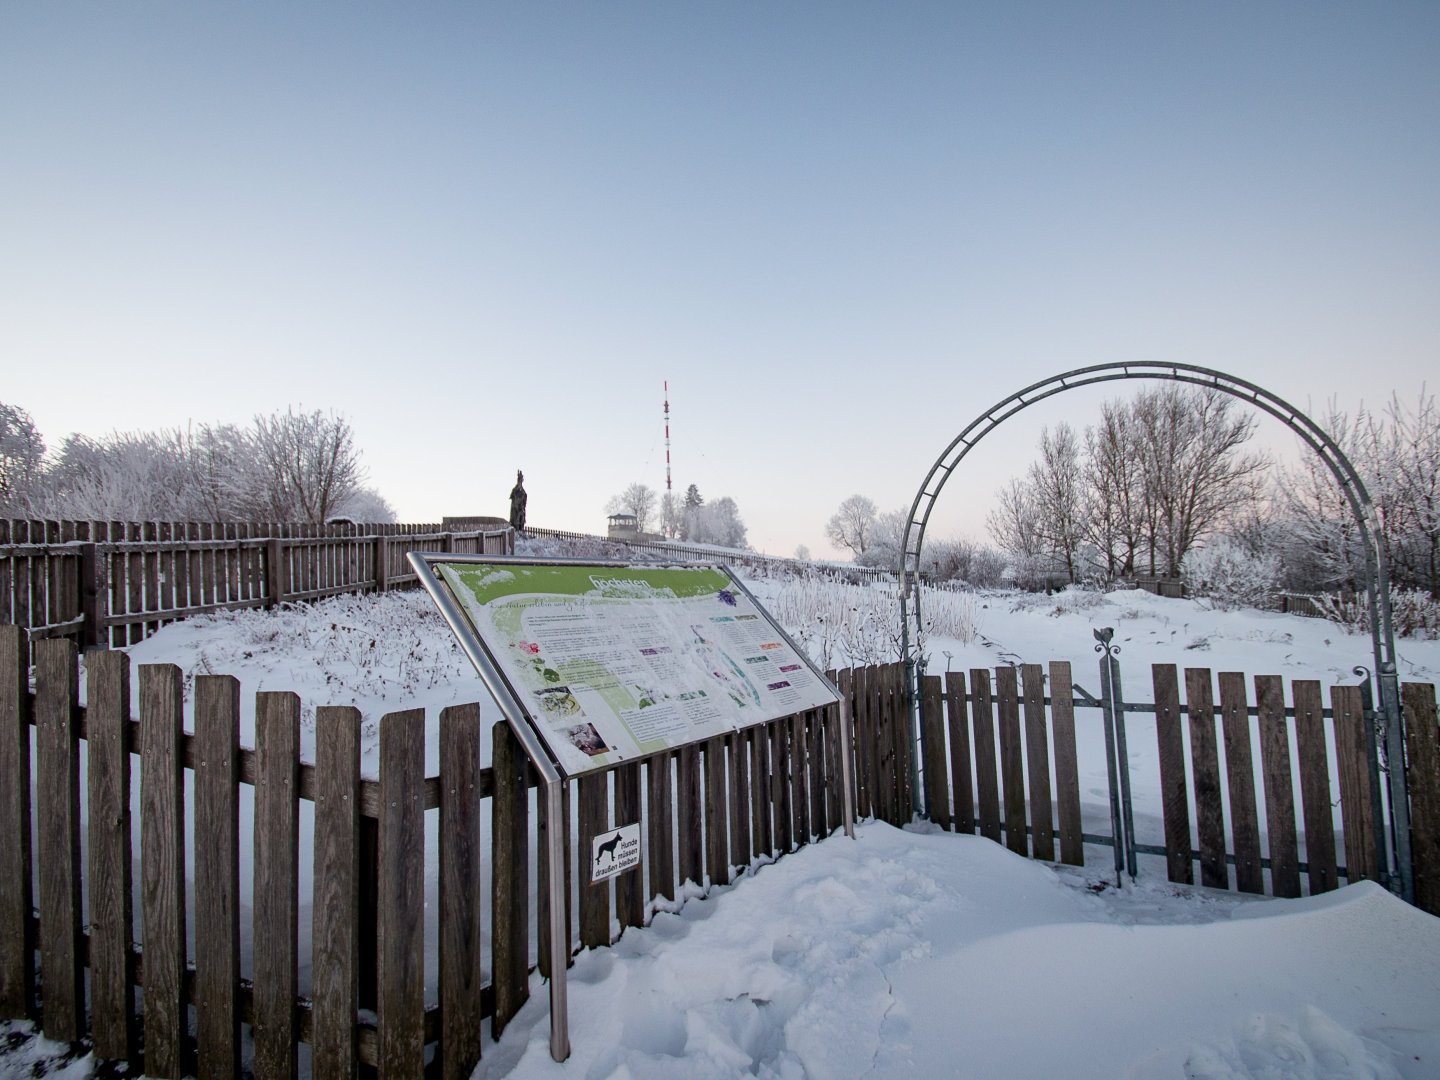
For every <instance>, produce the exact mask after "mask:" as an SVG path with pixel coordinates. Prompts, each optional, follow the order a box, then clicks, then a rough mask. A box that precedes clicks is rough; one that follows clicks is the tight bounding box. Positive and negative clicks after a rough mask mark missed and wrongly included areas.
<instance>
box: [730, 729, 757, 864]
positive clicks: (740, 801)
mask: <svg viewBox="0 0 1440 1080" xmlns="http://www.w3.org/2000/svg"><path fill="white" fill-rule="evenodd" d="M725 745H726V749H727V750H728V751H729V756H730V865H732V866H738V867H741V868H742V869H743V868H745V867H748V866H749V865H750V860H751V858H752V857H753V856H754V851H753V850H752V848H751V843H752V837H751V835H750V813H751V807H750V753H749V751H750V739H749V737H748V733H747V732H744V731H735V732H732V733H731V734H729V735H727V736H725Z"/></svg>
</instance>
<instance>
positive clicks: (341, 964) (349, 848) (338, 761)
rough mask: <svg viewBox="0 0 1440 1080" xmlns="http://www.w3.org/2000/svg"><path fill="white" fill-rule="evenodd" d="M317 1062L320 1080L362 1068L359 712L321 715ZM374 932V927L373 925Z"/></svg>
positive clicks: (324, 710) (325, 710)
mask: <svg viewBox="0 0 1440 1080" xmlns="http://www.w3.org/2000/svg"><path fill="white" fill-rule="evenodd" d="M315 788H316V791H315V915H314V932H313V935H312V963H311V970H312V971H313V972H314V988H313V996H314V1002H315V1003H314V1010H313V1013H312V1017H313V1019H314V1025H313V1027H314V1033H313V1035H312V1045H313V1046H314V1056H313V1058H312V1059H311V1060H312V1069H313V1072H314V1074H315V1076H316V1077H317V1078H318V1080H330V1078H337V1080H349V1078H350V1077H353V1076H354V1075H355V1074H356V1069H357V1066H358V1063H359V1057H358V1047H357V1041H356V1031H355V1007H356V1001H357V999H358V995H359V989H360V925H361V923H360V889H361V881H362V878H361V873H360V867H361V860H360V821H361V818H360V712H359V710H358V709H353V708H349V707H336V706H330V707H321V708H318V709H316V710H315ZM371 925H373V924H371Z"/></svg>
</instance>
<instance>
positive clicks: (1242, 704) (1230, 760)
mask: <svg viewBox="0 0 1440 1080" xmlns="http://www.w3.org/2000/svg"><path fill="white" fill-rule="evenodd" d="M1220 714H1221V727H1222V730H1223V732H1224V737H1225V779H1226V787H1227V790H1228V791H1229V794H1230V832H1231V835H1232V836H1233V837H1234V840H1235V887H1236V889H1237V890H1238V891H1240V892H1248V893H1263V892H1264V891H1265V872H1264V867H1263V866H1262V865H1261V859H1260V822H1259V818H1258V814H1257V809H1256V805H1255V766H1254V756H1253V754H1252V751H1251V745H1250V744H1251V740H1250V703H1249V699H1248V697H1247V691H1246V687H1245V674H1244V672H1240V671H1222V672H1220Z"/></svg>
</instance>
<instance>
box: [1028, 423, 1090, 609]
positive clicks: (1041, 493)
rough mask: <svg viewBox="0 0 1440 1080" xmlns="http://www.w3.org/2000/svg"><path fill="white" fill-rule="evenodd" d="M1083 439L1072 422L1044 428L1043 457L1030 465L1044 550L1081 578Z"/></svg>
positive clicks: (1069, 573)
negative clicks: (1074, 428) (1077, 435)
mask: <svg viewBox="0 0 1440 1080" xmlns="http://www.w3.org/2000/svg"><path fill="white" fill-rule="evenodd" d="M1083 480H1084V473H1083V469H1082V467H1081V463H1080V442H1079V440H1078V439H1077V438H1076V436H1075V432H1074V430H1073V429H1072V428H1071V427H1070V425H1069V424H1066V423H1063V422H1062V423H1060V424H1057V425H1056V426H1055V428H1054V429H1053V430H1052V429H1051V428H1048V427H1047V428H1042V429H1041V430H1040V457H1039V460H1037V461H1035V462H1033V463H1031V465H1030V489H1031V497H1032V498H1033V499H1034V501H1035V527H1036V529H1037V531H1038V533H1039V538H1040V540H1041V542H1042V544H1043V545H1044V547H1043V553H1044V554H1046V555H1048V556H1050V557H1051V558H1052V559H1054V560H1055V562H1056V564H1057V565H1058V566H1060V567H1061V568H1062V569H1063V570H1064V571H1065V574H1066V576H1067V577H1068V578H1069V579H1070V580H1071V581H1072V582H1073V581H1076V580H1078V561H1079V557H1080V544H1081V542H1082V540H1083V539H1084V534H1085V509H1086V499H1085V491H1084V483H1083Z"/></svg>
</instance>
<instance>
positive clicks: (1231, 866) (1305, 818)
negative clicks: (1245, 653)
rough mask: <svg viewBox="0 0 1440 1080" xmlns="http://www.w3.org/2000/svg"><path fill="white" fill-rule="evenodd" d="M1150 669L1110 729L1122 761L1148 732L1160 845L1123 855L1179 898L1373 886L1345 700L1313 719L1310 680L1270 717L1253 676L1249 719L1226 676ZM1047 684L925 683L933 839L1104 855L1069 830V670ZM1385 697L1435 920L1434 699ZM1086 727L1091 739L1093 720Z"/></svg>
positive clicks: (1350, 712) (1375, 822) (1421, 686)
mask: <svg viewBox="0 0 1440 1080" xmlns="http://www.w3.org/2000/svg"><path fill="white" fill-rule="evenodd" d="M1151 671H1152V686H1153V691H1154V701H1153V703H1143V704H1139V703H1132V702H1127V703H1126V704H1125V709H1126V711H1127V713H1128V714H1129V715H1128V718H1127V721H1126V724H1127V730H1128V732H1129V750H1130V753H1131V755H1132V756H1138V755H1143V754H1146V753H1147V751H1146V748H1145V744H1144V742H1143V741H1142V738H1141V736H1143V735H1144V734H1145V732H1146V729H1147V727H1148V730H1149V733H1150V735H1149V743H1148V745H1149V747H1151V748H1152V749H1151V750H1149V751H1148V753H1151V754H1153V755H1154V757H1152V758H1150V760H1156V761H1157V763H1158V769H1159V782H1160V788H1161V791H1162V817H1163V830H1164V837H1163V841H1164V842H1163V844H1147V843H1137V844H1136V845H1135V846H1136V849H1137V850H1138V851H1139V852H1140V853H1142V854H1148V855H1154V856H1159V857H1163V858H1164V860H1165V863H1166V873H1167V876H1168V878H1169V880H1171V881H1174V882H1179V883H1184V884H1194V883H1195V880H1196V879H1195V866H1196V863H1197V862H1198V864H1199V870H1200V875H1199V883H1200V884H1201V885H1205V886H1209V887H1212V888H1219V889H1235V890H1238V891H1240V892H1247V893H1268V894H1270V895H1274V896H1286V897H1296V896H1300V895H1302V893H1303V892H1307V891H1308V893H1310V894H1315V893H1321V892H1326V891H1329V890H1331V889H1334V888H1337V887H1338V886H1339V885H1340V884H1341V883H1342V881H1343V882H1352V881H1363V880H1377V879H1378V878H1379V877H1380V873H1381V865H1382V860H1381V857H1380V851H1381V850H1382V849H1381V848H1380V847H1379V845H1380V844H1381V843H1382V842H1383V841H1382V839H1381V838H1382V837H1383V835H1384V831H1383V829H1382V828H1381V820H1382V814H1383V811H1382V794H1383V793H1382V792H1381V790H1380V788H1379V786H1378V785H1377V782H1376V781H1377V774H1376V772H1375V770H1374V768H1373V767H1372V763H1371V761H1370V758H1369V749H1368V745H1367V737H1366V728H1367V725H1368V724H1369V723H1370V722H1371V720H1370V719H1369V718H1367V716H1366V708H1365V701H1364V699H1363V695H1362V689H1361V687H1359V686H1332V687H1331V688H1330V692H1329V700H1330V704H1329V706H1328V707H1326V705H1325V695H1324V693H1323V692H1322V688H1321V684H1320V683H1319V682H1318V681H1314V680H1305V679H1296V680H1293V681H1292V682H1291V684H1290V704H1288V705H1287V704H1286V697H1285V686H1284V681H1283V680H1282V679H1281V678H1280V677H1279V676H1274V675H1260V676H1256V677H1255V679H1254V686H1255V696H1254V701H1253V703H1252V702H1251V700H1250V697H1249V694H1248V688H1247V685H1246V679H1245V676H1244V675H1243V674H1241V673H1238V672H1221V673H1220V674H1219V676H1218V679H1217V678H1216V677H1215V676H1213V675H1212V673H1211V672H1210V671H1209V670H1208V669H1205V668H1187V669H1185V672H1184V678H1183V684H1182V680H1181V678H1180V674H1179V672H1178V671H1177V669H1176V667H1175V666H1174V665H1172V664H1156V665H1154V666H1153V667H1152V669H1151ZM1046 675H1047V672H1046V670H1045V669H1044V668H1042V666H1041V665H1039V664H1022V665H1020V667H1019V668H1014V667H1001V668H997V669H996V670H995V671H994V673H993V682H992V674H991V672H990V671H988V670H985V669H974V670H971V671H970V673H969V678H968V682H967V678H966V675H965V674H964V673H963V672H958V671H951V672H947V673H946V674H945V676H944V677H943V679H942V678H941V677H940V676H936V675H931V676H926V677H925V679H924V680H923V682H922V686H921V716H922V720H921V731H920V743H921V750H920V753H921V756H922V760H923V770H922V777H923V784H924V791H925V805H926V806H927V807H928V808H929V817H930V818H931V820H932V821H934V822H936V823H937V824H939V825H940V826H941V827H943V828H947V829H954V830H958V831H961V832H975V831H977V829H978V831H979V832H980V833H981V834H982V835H984V836H987V837H989V838H990V839H992V840H994V841H995V842H996V843H1003V844H1005V845H1006V846H1007V847H1009V848H1010V850H1012V851H1014V852H1016V853H1017V854H1020V855H1026V856H1030V857H1033V858H1036V859H1043V860H1046V861H1060V862H1064V863H1070V864H1074V865H1083V864H1084V858H1085V852H1084V847H1085V844H1086V843H1087V842H1096V843H1102V844H1115V843H1116V842H1117V840H1116V838H1115V837H1114V836H1113V835H1110V834H1108V833H1105V834H1100V833H1094V832H1092V833H1087V832H1086V831H1085V827H1084V823H1083V822H1082V819H1081V791H1080V777H1079V770H1078V767H1077V758H1076V734H1075V731H1076V707H1077V699H1076V696H1075V695H1074V692H1073V688H1072V681H1071V673H1070V665H1069V664H1068V663H1052V664H1050V665H1049V670H1048V682H1049V686H1048V693H1047V687H1046V682H1047V678H1046ZM1217 682H1218V688H1219V694H1218V698H1217V696H1216V693H1215V688H1216V685H1217ZM1182 685H1183V686H1184V690H1185V699H1184V701H1183V703H1182V701H1181V696H1180V688H1181V686H1182ZM1402 696H1403V711H1404V716H1405V724H1406V733H1407V755H1406V757H1407V764H1408V769H1409V774H1408V776H1409V785H1410V800H1411V807H1410V810H1411V837H1412V851H1413V856H1414V870H1415V890H1416V904H1417V906H1419V907H1421V908H1423V909H1424V910H1426V911H1429V912H1432V913H1435V914H1440V728H1437V719H1436V708H1435V687H1434V686H1433V685H1430V684H1428V683H1408V684H1405V685H1404V686H1403V687H1402ZM1079 700H1080V702H1081V703H1082V704H1081V707H1082V708H1087V707H1088V708H1093V706H1091V705H1089V703H1085V702H1084V698H1083V697H1081V698H1080V699H1079ZM1092 716H1093V722H1094V723H1095V724H1096V725H1097V726H1098V725H1099V723H1100V722H1101V717H1100V713H1099V710H1098V708H1097V709H1094V711H1093V712H1092ZM1252 719H1253V720H1254V724H1253V725H1252ZM1254 733H1258V744H1259V745H1258V749H1259V760H1258V770H1257V767H1256V766H1257V762H1256V757H1255V745H1254V744H1255V742H1256V741H1257V739H1256V738H1252V734H1254ZM1222 751H1223V753H1222ZM1332 754H1333V755H1334V757H1333V760H1334V768H1333V769H1332V764H1331V763H1332ZM1222 758H1223V765H1222ZM1292 760H1293V761H1294V762H1296V763H1298V764H1297V766H1296V767H1295V768H1293V769H1292ZM1187 762H1188V765H1187ZM1297 772H1298V776H1297V775H1296V773H1297ZM1332 774H1333V776H1334V779H1333V780H1332ZM1297 793H1298V796H1299V801H1298V809H1297ZM1262 809H1263V816H1262ZM1262 822H1263V823H1264V829H1263V830H1262V828H1261V823H1262ZM1108 826H1109V822H1108V820H1107V821H1106V822H1105V827H1106V828H1107V830H1108ZM1337 835H1338V836H1340V837H1341V838H1342V847H1341V848H1340V849H1339V850H1337V843H1336V837H1337ZM1262 836H1263V840H1264V843H1263V844H1262ZM1302 836H1303V839H1304V848H1303V853H1302V850H1301V846H1300V838H1301V837H1302ZM1057 842H1058V852H1057ZM1057 854H1058V860H1057ZM1302 854H1303V857H1302ZM1341 856H1343V862H1341Z"/></svg>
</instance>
